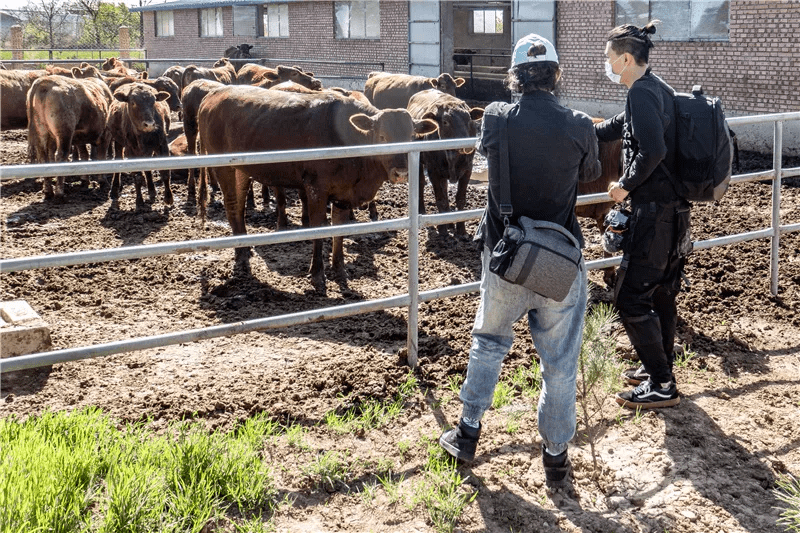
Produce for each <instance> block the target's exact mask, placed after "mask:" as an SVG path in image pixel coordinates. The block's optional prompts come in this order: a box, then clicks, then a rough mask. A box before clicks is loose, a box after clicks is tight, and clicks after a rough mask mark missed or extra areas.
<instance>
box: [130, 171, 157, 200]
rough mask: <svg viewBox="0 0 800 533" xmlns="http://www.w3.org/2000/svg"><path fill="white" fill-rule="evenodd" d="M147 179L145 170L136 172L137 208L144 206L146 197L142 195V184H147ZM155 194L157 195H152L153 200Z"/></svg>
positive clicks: (134, 182) (134, 181)
mask: <svg viewBox="0 0 800 533" xmlns="http://www.w3.org/2000/svg"><path fill="white" fill-rule="evenodd" d="M152 179H153V178H152V177H151V178H150V181H152ZM145 181H147V175H146V174H145V172H144V171H142V172H136V173H134V177H133V185H134V186H135V187H136V209H140V208H142V207H144V197H143V196H142V185H144V184H145ZM153 196H155V193H154V194H151V195H150V199H151V200H152V198H153Z"/></svg>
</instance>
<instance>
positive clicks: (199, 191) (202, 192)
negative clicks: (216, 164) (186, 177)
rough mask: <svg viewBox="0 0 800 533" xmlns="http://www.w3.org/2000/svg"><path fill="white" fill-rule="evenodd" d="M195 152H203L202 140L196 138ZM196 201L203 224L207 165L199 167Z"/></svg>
mask: <svg viewBox="0 0 800 533" xmlns="http://www.w3.org/2000/svg"><path fill="white" fill-rule="evenodd" d="M197 145H198V146H197V153H198V154H202V153H203V140H202V139H201V138H200V137H198V139H197ZM197 195H198V198H197V203H198V205H199V206H200V220H201V223H202V224H203V226H205V225H206V205H207V204H208V167H201V168H200V186H199V187H198V189H197Z"/></svg>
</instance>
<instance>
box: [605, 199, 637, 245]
mask: <svg viewBox="0 0 800 533" xmlns="http://www.w3.org/2000/svg"><path fill="white" fill-rule="evenodd" d="M630 220H631V212H630V211H628V210H627V209H625V208H623V207H615V208H614V209H612V210H611V211H609V212H608V214H607V215H606V217H605V219H603V225H604V226H605V228H606V230H605V231H604V232H603V239H602V246H603V250H604V251H605V252H607V253H610V254H613V253H616V252H619V251H621V250H622V248H623V245H624V243H625V241H626V239H627V237H628V228H629V227H630Z"/></svg>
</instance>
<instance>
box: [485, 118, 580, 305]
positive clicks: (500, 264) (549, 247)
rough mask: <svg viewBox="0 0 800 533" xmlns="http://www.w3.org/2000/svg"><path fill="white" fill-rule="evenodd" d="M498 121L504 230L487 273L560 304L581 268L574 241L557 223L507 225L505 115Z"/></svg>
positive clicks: (510, 210)
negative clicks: (499, 128) (489, 271)
mask: <svg viewBox="0 0 800 533" xmlns="http://www.w3.org/2000/svg"><path fill="white" fill-rule="evenodd" d="M502 119H503V120H500V121H499V124H500V127H501V131H500V148H499V152H500V153H499V154H498V155H499V156H500V157H499V160H500V165H499V166H500V168H499V169H498V170H499V172H498V173H497V175H498V177H499V185H500V198H499V204H500V215H501V216H502V217H503V224H504V225H505V231H504V232H503V238H502V240H500V241H499V242H498V243H497V245H496V246H495V247H494V250H492V257H491V260H490V262H489V270H491V271H492V272H493V273H495V274H497V275H498V276H500V277H501V278H502V279H504V280H506V281H508V282H510V283H514V284H517V285H522V286H523V287H526V288H527V289H530V290H532V291H533V292H535V293H537V294H540V295H542V296H544V297H546V298H551V299H553V300H555V301H557V302H561V301H563V300H564V298H566V297H567V295H568V294H569V291H570V288H572V283H573V282H574V281H575V278H576V277H578V272H579V271H580V268H581V248H580V244H579V243H578V240H577V239H576V238H575V236H574V235H572V233H570V232H569V231H567V230H566V229H565V228H564V227H563V226H562V225H561V224H556V223H554V222H548V221H546V220H533V219H530V218H528V217H526V216H520V217H519V218H518V219H517V224H512V223H511V216H512V214H513V213H514V207H513V206H512V205H511V172H510V167H509V161H508V114H507V113H505V114H504V115H503V116H502Z"/></svg>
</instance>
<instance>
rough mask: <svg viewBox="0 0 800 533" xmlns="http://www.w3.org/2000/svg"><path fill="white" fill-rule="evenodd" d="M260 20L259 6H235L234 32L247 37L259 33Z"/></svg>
mask: <svg viewBox="0 0 800 533" xmlns="http://www.w3.org/2000/svg"><path fill="white" fill-rule="evenodd" d="M257 22H258V8H257V6H233V34H234V35H241V36H245V37H255V36H256V35H258V33H257V30H256V27H257V24H256V23H257Z"/></svg>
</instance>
